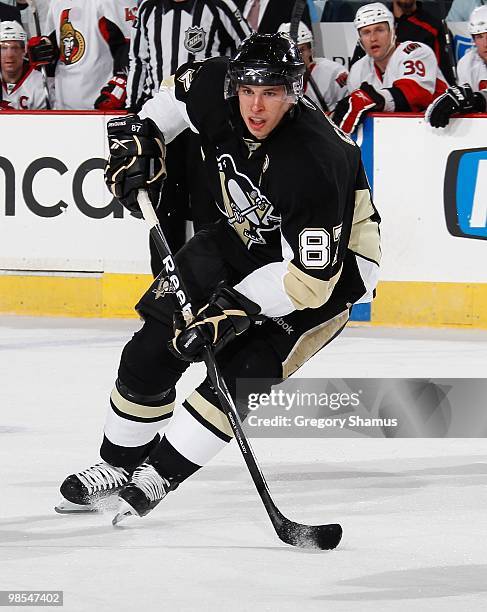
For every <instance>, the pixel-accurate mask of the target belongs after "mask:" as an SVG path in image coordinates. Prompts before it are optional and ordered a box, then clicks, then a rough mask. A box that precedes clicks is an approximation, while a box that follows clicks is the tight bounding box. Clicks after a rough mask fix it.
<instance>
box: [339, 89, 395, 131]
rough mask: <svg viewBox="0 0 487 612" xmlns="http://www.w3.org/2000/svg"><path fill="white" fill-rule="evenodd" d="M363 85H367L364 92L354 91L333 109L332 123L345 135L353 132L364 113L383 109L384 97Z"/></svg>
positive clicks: (360, 90)
mask: <svg viewBox="0 0 487 612" xmlns="http://www.w3.org/2000/svg"><path fill="white" fill-rule="evenodd" d="M363 85H367V87H366V90H365V91H364V90H363V89H362V88H360V89H356V90H355V91H353V92H352V93H351V94H350V95H349V96H348V98H344V99H343V100H340V102H339V103H338V104H337V105H336V107H335V112H334V114H333V121H334V122H335V123H336V124H337V125H338V126H339V127H340V128H341V129H342V130H343V131H344V132H346V133H347V134H351V133H352V132H353V131H354V130H355V128H356V127H357V125H358V124H359V123H360V122H361V121H362V120H363V119H364V117H365V113H367V112H368V111H372V110H382V109H383V108H384V102H385V100H384V97H383V96H381V95H380V94H379V93H378V92H377V91H376V90H375V89H374V88H373V87H372V86H370V85H368V84H367V83H364V84H363Z"/></svg>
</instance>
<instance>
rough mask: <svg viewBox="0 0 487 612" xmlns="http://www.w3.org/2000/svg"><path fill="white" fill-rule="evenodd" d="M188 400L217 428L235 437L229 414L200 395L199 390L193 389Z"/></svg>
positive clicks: (192, 406)
mask: <svg viewBox="0 0 487 612" xmlns="http://www.w3.org/2000/svg"><path fill="white" fill-rule="evenodd" d="M186 402H187V403H188V404H189V405H190V406H191V408H193V410H195V411H196V412H197V413H198V414H199V415H200V416H201V417H202V418H203V419H204V420H205V421H207V422H208V423H209V424H210V425H212V426H213V427H214V428H215V429H217V430H218V431H221V432H222V433H223V434H225V436H228V437H229V438H233V431H232V428H231V427H230V423H229V422H228V419H227V416H226V415H225V414H224V413H223V412H222V411H221V410H220V409H219V408H218V407H217V406H215V405H214V404H212V403H211V402H209V401H208V400H207V399H205V398H204V397H203V396H202V395H200V393H198V391H193V393H191V395H190V396H189V397H188V399H187V400H186Z"/></svg>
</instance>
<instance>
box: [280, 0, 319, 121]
mask: <svg viewBox="0 0 487 612" xmlns="http://www.w3.org/2000/svg"><path fill="white" fill-rule="evenodd" d="M306 5H307V0H296V2H295V3H294V7H293V12H292V14H291V24H290V27H289V36H290V37H291V38H292V39H293V40H294V42H295V43H297V42H298V32H299V23H300V21H301V18H302V17H303V13H304V9H305V8H306ZM306 78H307V79H308V83H309V84H310V85H311V88H312V89H313V91H314V93H315V95H316V98H317V100H318V102H319V103H320V106H321V109H322V111H323V112H324V113H326V112H327V110H328V106H327V104H326V102H325V99H324V98H323V96H322V95H321V92H320V90H319V89H318V85H317V84H316V81H315V80H314V78H313V77H312V76H311V72H310V71H307V75H306Z"/></svg>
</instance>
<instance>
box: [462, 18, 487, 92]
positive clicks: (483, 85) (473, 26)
mask: <svg viewBox="0 0 487 612" xmlns="http://www.w3.org/2000/svg"><path fill="white" fill-rule="evenodd" d="M468 31H469V33H470V35H471V37H472V38H473V42H474V44H475V47H473V48H472V49H470V51H467V53H465V55H464V56H463V57H462V58H461V59H460V61H459V62H458V66H457V71H458V82H459V83H462V84H465V83H468V85H470V87H471V88H472V89H473V91H480V90H481V89H487V6H479V7H478V8H476V9H474V10H473V11H472V14H471V15H470V19H469V22H468Z"/></svg>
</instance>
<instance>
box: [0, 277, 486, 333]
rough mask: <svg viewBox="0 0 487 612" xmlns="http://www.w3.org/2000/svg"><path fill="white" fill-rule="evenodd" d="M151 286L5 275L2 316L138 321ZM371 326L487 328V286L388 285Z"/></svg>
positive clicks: (121, 280)
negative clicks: (137, 307) (142, 300)
mask: <svg viewBox="0 0 487 612" xmlns="http://www.w3.org/2000/svg"><path fill="white" fill-rule="evenodd" d="M151 282H152V277H151V276H150V275H149V274H108V273H107V274H99V275H86V277H85V276H83V275H81V274H79V275H77V276H72V277H70V276H58V275H56V276H52V275H48V274H46V275H42V276H40V275H36V276H31V275H29V274H28V273H25V274H22V273H21V272H19V273H18V274H12V273H9V274H1V273H0V314H17V315H26V316H50V317H53V316H64V317H107V318H130V317H137V313H136V312H135V310H134V306H135V304H136V303H137V301H138V300H139V298H140V297H141V295H142V294H143V293H144V292H145V291H146V290H147V289H148V287H149V286H150V284H151ZM371 323H372V324H373V325H389V326H401V325H404V326H426V327H463V328H478V329H487V283H437V282H405V281H404V282H402V281H401V282H396V281H383V282H381V283H379V286H378V288H377V298H376V299H375V301H374V302H373V304H372V321H371Z"/></svg>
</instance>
